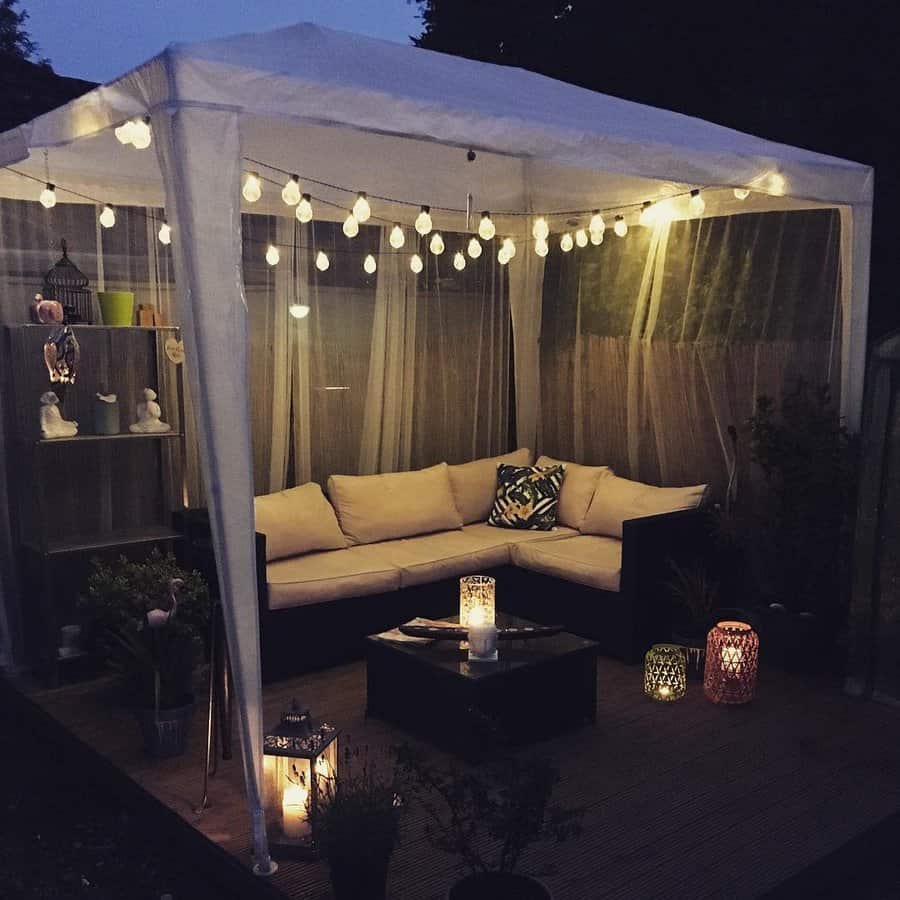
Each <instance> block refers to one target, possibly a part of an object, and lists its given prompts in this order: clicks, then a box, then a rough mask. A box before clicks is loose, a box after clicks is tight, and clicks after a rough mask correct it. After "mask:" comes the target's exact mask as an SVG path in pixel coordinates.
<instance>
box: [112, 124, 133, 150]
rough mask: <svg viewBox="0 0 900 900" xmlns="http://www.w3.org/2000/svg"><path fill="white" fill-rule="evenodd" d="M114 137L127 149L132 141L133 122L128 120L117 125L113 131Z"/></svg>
mask: <svg viewBox="0 0 900 900" xmlns="http://www.w3.org/2000/svg"><path fill="white" fill-rule="evenodd" d="M115 135H116V139H117V140H118V142H119V143H120V144H125V146H126V147H127V146H128V145H129V144H130V143H131V142H132V141H133V140H134V120H133V119H129V120H128V121H127V122H123V123H122V124H121V125H119V127H118V128H116V130H115Z"/></svg>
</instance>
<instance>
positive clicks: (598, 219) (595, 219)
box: [588, 209, 606, 244]
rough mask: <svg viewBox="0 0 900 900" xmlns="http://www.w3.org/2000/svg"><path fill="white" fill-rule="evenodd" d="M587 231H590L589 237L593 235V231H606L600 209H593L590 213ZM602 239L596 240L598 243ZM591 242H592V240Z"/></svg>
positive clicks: (601, 232)
mask: <svg viewBox="0 0 900 900" xmlns="http://www.w3.org/2000/svg"><path fill="white" fill-rule="evenodd" d="M588 231H589V232H590V233H591V237H593V236H594V233H595V232H599V233H600V234H601V235H602V234H603V232H604V231H606V222H604V221H603V216H601V215H600V210H599V209H595V210H594V211H593V212H592V213H591V221H590V224H589V225H588ZM602 241H603V239H602V237H601V239H600V240H599V241H597V243H598V244H600V243H602ZM592 243H593V242H592Z"/></svg>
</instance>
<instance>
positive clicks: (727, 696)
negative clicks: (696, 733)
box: [703, 621, 759, 703]
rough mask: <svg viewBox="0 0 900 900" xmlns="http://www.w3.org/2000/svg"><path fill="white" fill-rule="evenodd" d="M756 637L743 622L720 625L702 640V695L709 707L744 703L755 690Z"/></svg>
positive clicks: (757, 643) (757, 640) (750, 698)
mask: <svg viewBox="0 0 900 900" xmlns="http://www.w3.org/2000/svg"><path fill="white" fill-rule="evenodd" d="M758 664H759V637H758V636H757V634H756V632H755V631H754V630H753V629H752V628H751V627H750V625H748V624H747V623H746V622H736V621H723V622H718V623H717V624H716V625H715V627H713V628H712V629H711V630H710V632H709V634H708V635H707V638H706V667H705V669H704V672H703V692H704V693H705V694H706V696H707V697H708V698H709V699H710V700H712V702H713V703H747V702H749V701H750V700H752V699H753V694H754V692H755V690H756V673H757V667H758Z"/></svg>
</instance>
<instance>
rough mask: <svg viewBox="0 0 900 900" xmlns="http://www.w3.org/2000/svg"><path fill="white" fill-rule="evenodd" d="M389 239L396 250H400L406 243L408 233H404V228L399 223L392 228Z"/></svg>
mask: <svg viewBox="0 0 900 900" xmlns="http://www.w3.org/2000/svg"><path fill="white" fill-rule="evenodd" d="M388 240H389V241H390V244H391V246H392V247H393V248H394V249H395V250H400V249H401V248H402V247H403V245H404V244H405V243H406V235H405V234H404V233H403V229H402V228H401V227H400V226H399V225H394V227H393V228H392V229H391V236H390V237H389V238H388Z"/></svg>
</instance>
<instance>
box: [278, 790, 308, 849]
mask: <svg viewBox="0 0 900 900" xmlns="http://www.w3.org/2000/svg"><path fill="white" fill-rule="evenodd" d="M308 798H309V791H308V790H307V789H306V788H305V787H303V786H302V785H299V784H289V785H288V786H287V787H286V788H285V789H284V794H283V795H282V797H281V825H282V830H283V831H284V836H285V837H288V838H303V837H306V836H307V835H308V834H309V830H310V829H309V817H308V814H307V811H306V801H307V799H308Z"/></svg>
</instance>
